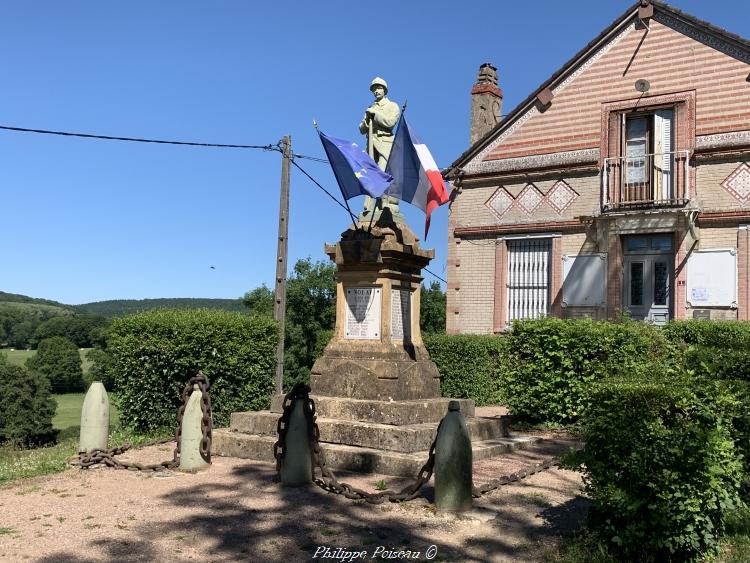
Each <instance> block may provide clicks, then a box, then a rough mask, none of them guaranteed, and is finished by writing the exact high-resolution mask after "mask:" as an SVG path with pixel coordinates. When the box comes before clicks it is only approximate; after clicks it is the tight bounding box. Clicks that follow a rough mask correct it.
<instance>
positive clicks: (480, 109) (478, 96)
mask: <svg viewBox="0 0 750 563" xmlns="http://www.w3.org/2000/svg"><path fill="white" fill-rule="evenodd" d="M502 111H503V91H502V90H501V89H500V88H499V87H498V85H497V69H496V68H495V67H494V66H492V65H491V64H490V63H484V64H483V65H482V66H480V67H479V75H478V76H477V83H476V84H474V87H473V88H472V89H471V124H470V132H469V134H470V137H469V140H470V142H471V144H472V145H473V144H474V143H476V142H477V141H478V140H479V139H481V138H482V137H484V136H485V135H486V134H487V133H488V132H489V131H490V129H492V128H493V127H494V126H495V125H496V124H497V122H498V121H500V115H501V114H502Z"/></svg>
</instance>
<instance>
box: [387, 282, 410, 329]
mask: <svg viewBox="0 0 750 563" xmlns="http://www.w3.org/2000/svg"><path fill="white" fill-rule="evenodd" d="M391 338H394V339H396V340H411V291H409V290H408V289H391Z"/></svg>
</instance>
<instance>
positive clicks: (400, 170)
mask: <svg viewBox="0 0 750 563" xmlns="http://www.w3.org/2000/svg"><path fill="white" fill-rule="evenodd" d="M385 171H386V173H389V174H390V175H391V176H393V182H392V183H391V185H390V187H389V188H388V190H387V191H386V194H387V195H390V196H392V197H397V198H398V199H400V200H402V201H406V202H408V203H411V204H412V205H414V206H415V207H418V208H419V209H421V210H422V211H424V212H425V215H426V218H425V225H424V237H425V239H427V231H429V229H430V215H431V214H432V212H433V211H434V210H435V209H437V208H438V207H440V206H441V205H443V204H444V203H448V199H449V195H448V194H449V188H448V186H447V184H446V183H445V181H444V180H443V176H442V174H440V170H439V169H438V167H437V164H435V159H434V158H432V154H430V151H429V150H428V149H427V146H426V145H425V144H424V143H423V142H422V141H420V140H419V139H418V138H417V136H416V135H415V134H414V133H413V132H412V131H411V129H410V128H409V124H408V123H407V122H406V117H404V114H403V113H402V114H401V119H400V120H399V124H398V129H397V130H396V136H395V138H394V139H393V148H392V149H391V155H390V157H389V158H388V166H387V167H386V169H385Z"/></svg>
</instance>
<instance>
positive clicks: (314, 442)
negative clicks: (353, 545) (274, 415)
mask: <svg viewBox="0 0 750 563" xmlns="http://www.w3.org/2000/svg"><path fill="white" fill-rule="evenodd" d="M296 400H301V401H304V404H303V406H304V412H305V418H306V419H307V422H308V424H307V428H308V434H309V438H310V449H311V454H312V462H313V470H312V471H313V475H312V480H313V483H315V484H316V485H317V486H319V487H320V488H321V489H323V490H325V491H328V492H331V493H335V494H338V495H343V496H345V497H346V498H348V499H353V500H364V501H366V502H368V503H370V504H381V503H383V502H385V501H386V500H388V501H390V502H404V501H409V500H413V499H415V498H417V497H419V496H420V495H421V489H422V487H423V486H424V485H426V484H427V482H428V481H429V480H430V478H431V477H432V472H433V469H434V468H435V444H436V443H437V435H438V434H439V433H440V427H441V426H442V424H443V421H442V420H441V421H440V424H439V425H438V428H437V431H436V433H435V439H434V440H433V442H432V445H431V446H430V451H429V454H428V456H427V461H426V462H425V464H424V465H423V466H422V468H421V469H420V470H419V473H417V477H416V479H415V480H414V481H413V482H412V483H410V484H409V485H407V486H406V487H404V488H402V489H401V490H400V491H398V492H396V491H391V490H386V491H379V492H377V493H369V492H367V491H364V490H362V489H358V488H356V487H353V486H352V485H350V484H348V483H342V482H340V481H339V480H338V479H337V478H336V475H335V474H334V473H333V471H331V469H330V468H329V467H327V466H326V463H325V457H324V454H323V450H322V449H321V447H320V430H319V429H318V425H317V423H316V422H315V401H313V400H312V398H310V387H309V386H307V385H305V384H303V383H298V384H296V385H295V386H294V387H293V388H292V390H291V391H290V392H289V393H288V394H287V395H286V396H285V397H284V402H283V405H282V407H283V408H282V415H281V417H280V418H279V421H278V423H277V426H276V428H277V430H278V434H279V439H278V440H277V441H276V443H275V444H274V447H273V455H274V458H276V470H277V471H280V470H281V464H282V462H283V459H284V453H285V452H284V441H285V439H286V433H287V429H288V428H289V417H290V416H291V413H292V409H293V408H294V402H295V401H296ZM559 463H560V458H559V457H552V458H550V459H548V460H546V461H544V462H542V463H539V464H536V465H533V466H531V467H530V468H526V469H522V470H521V471H517V472H515V473H512V474H510V475H506V476H503V477H499V478H497V479H493V480H492V481H490V482H489V483H486V484H484V485H480V486H479V487H473V489H472V495H473V496H474V497H475V498H478V497H481V496H482V495H483V494H486V493H488V492H490V491H494V490H495V489H498V488H500V487H502V486H503V485H507V484H509V483H514V482H516V481H520V480H521V479H524V478H526V477H529V476H530V475H534V474H535V473H539V472H540V471H544V470H546V469H549V468H550V467H552V466H554V465H558V464H559ZM316 468H317V469H319V470H320V477H316V476H315V469H316Z"/></svg>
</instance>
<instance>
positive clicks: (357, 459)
mask: <svg viewBox="0 0 750 563" xmlns="http://www.w3.org/2000/svg"><path fill="white" fill-rule="evenodd" d="M325 251H326V253H327V254H328V256H330V257H331V259H332V260H333V261H335V262H336V267H337V274H336V282H337V283H336V286H337V289H336V293H337V298H336V329H335V333H334V336H333V338H332V339H331V341H330V343H329V344H328V346H326V348H325V351H324V352H323V355H322V356H321V357H320V358H319V359H318V360H317V361H316V362H315V365H314V366H313V368H312V372H311V376H310V385H311V388H312V394H311V396H312V398H313V400H314V401H315V405H316V409H317V415H318V418H317V423H318V428H319V430H320V440H321V442H322V444H321V445H322V449H323V452H324V455H325V458H326V463H327V465H328V466H329V467H332V468H334V469H348V470H355V471H367V472H376V473H385V474H389V475H400V476H412V477H413V476H415V475H416V474H417V472H418V471H419V469H420V468H421V467H422V465H423V464H424V463H425V461H426V460H427V456H428V452H429V448H430V445H431V444H432V441H433V440H434V439H435V434H436V430H437V425H438V423H439V422H440V420H441V419H442V417H443V416H445V414H446V413H447V411H448V403H449V399H447V398H441V397H440V375H439V373H438V370H437V367H436V366H435V364H434V363H433V362H432V360H430V356H429V354H428V352H427V349H426V348H425V347H424V343H423V342H422V335H421V333H420V329H419V302H420V288H421V282H422V276H421V271H422V268H424V267H425V266H427V264H428V263H429V262H430V259H432V257H433V255H434V254H433V251H432V250H425V249H422V248H421V247H420V246H419V241H418V240H417V238H416V236H415V235H414V233H412V232H411V231H410V230H409V228H408V227H406V226H405V225H403V224H402V223H401V222H399V223H396V222H394V221H393V219H392V217H391V215H390V210H389V209H388V208H385V209H383V211H382V213H381V215H380V217H379V218H378V220H377V222H375V223H374V224H373V225H370V224H369V223H364V222H362V223H359V224H358V225H356V226H354V225H353V226H352V227H350V228H349V229H348V230H347V231H345V232H344V233H343V234H342V236H341V240H340V241H339V242H337V243H336V244H331V245H326V247H325ZM282 402H283V396H281V395H278V396H276V397H274V398H273V401H272V405H271V410H270V411H262V412H247V413H234V414H232V419H231V426H230V428H229V429H219V430H216V431H215V432H214V434H213V446H214V452H215V453H216V454H217V455H231V456H237V457H245V458H250V459H258V460H263V461H273V444H274V442H275V441H276V423H277V421H278V419H279V417H280V416H281V405H282ZM460 407H461V412H462V413H463V414H464V416H466V425H467V428H468V431H469V433H470V435H471V438H472V449H473V457H474V459H475V460H479V459H484V458H487V457H491V456H495V455H499V454H501V453H503V452H506V451H508V450H509V449H511V448H514V447H517V446H519V445H523V444H525V443H528V442H529V439H528V438H523V437H518V438H513V437H510V436H509V435H508V430H507V420H506V419H505V418H504V417H499V418H498V417H493V418H475V417H474V402H473V401H470V400H467V399H463V400H461V401H460Z"/></svg>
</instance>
